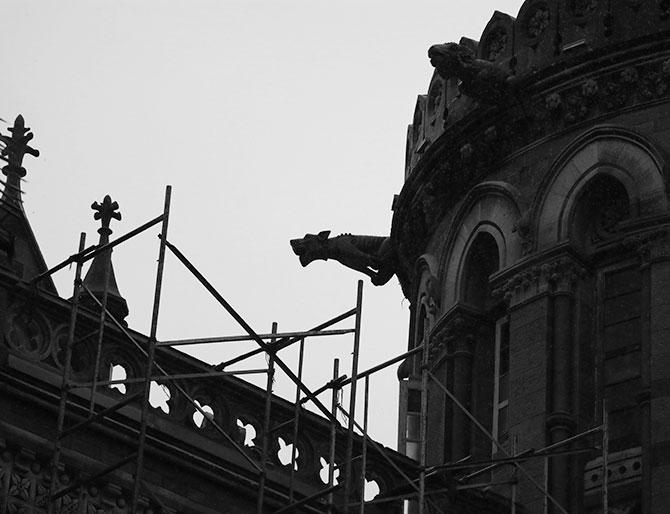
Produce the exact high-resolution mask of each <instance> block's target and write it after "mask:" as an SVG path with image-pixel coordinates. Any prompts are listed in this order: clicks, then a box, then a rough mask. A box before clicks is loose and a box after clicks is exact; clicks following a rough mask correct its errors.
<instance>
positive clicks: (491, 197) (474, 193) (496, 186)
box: [439, 182, 522, 311]
mask: <svg viewBox="0 0 670 514" xmlns="http://www.w3.org/2000/svg"><path fill="white" fill-rule="evenodd" d="M519 197H520V195H519V193H518V191H517V190H516V189H515V188H514V187H512V186H511V185H509V184H507V183H505V182H483V183H481V184H479V185H477V186H475V187H474V188H473V189H471V190H470V192H469V193H468V195H467V196H466V197H465V199H464V200H463V202H462V203H461V205H460V207H459V209H458V211H457V213H456V215H455V216H454V218H453V220H452V221H451V223H450V225H451V227H452V228H451V231H450V234H449V236H448V239H447V242H446V245H445V251H444V252H443V261H442V263H441V266H440V274H439V276H440V277H443V278H442V281H443V284H442V302H441V304H442V310H443V311H446V310H447V309H448V308H449V307H450V306H451V305H453V304H454V303H456V302H457V301H458V299H459V294H460V293H459V292H460V290H461V275H462V271H463V266H464V262H465V257H466V255H467V253H468V251H469V249H470V247H471V245H472V242H473V241H474V240H475V238H476V237H477V235H478V234H480V233H482V232H487V233H489V234H490V235H491V236H492V237H493V239H494V240H495V242H496V245H497V247H498V251H499V256H498V262H499V266H500V269H504V268H506V267H508V266H510V265H512V264H514V263H515V262H516V261H518V260H519V259H520V258H521V255H522V252H521V250H522V249H521V237H520V236H519V233H518V231H517V230H516V225H517V222H518V220H519V218H520V216H521V210H522V209H521V208H520V205H519V204H520V202H519Z"/></svg>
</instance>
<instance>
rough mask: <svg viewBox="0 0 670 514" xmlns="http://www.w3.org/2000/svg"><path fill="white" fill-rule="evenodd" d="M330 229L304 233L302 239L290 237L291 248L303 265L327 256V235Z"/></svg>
mask: <svg viewBox="0 0 670 514" xmlns="http://www.w3.org/2000/svg"><path fill="white" fill-rule="evenodd" d="M329 235H330V230H324V231H322V232H319V233H318V234H305V237H303V238H302V239H291V241H290V242H291V248H293V253H295V254H296V255H297V256H298V258H299V260H300V264H302V265H303V267H305V266H307V265H308V264H309V263H310V262H312V261H316V260H319V259H321V260H325V259H327V258H328V243H327V241H328V236H329Z"/></svg>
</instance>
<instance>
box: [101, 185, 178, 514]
mask: <svg viewBox="0 0 670 514" xmlns="http://www.w3.org/2000/svg"><path fill="white" fill-rule="evenodd" d="M171 194H172V187H171V186H167V187H166V188H165V203H164V207H163V220H162V226H161V238H160V247H159V250H158V266H157V267H156V286H155V289H154V302H153V308H152V311H151V331H150V333H149V343H148V349H147V363H146V368H145V381H144V395H143V399H142V412H141V414H140V435H139V441H138V444H137V461H136V465H135V478H134V480H135V483H134V484H133V499H132V504H131V505H132V507H131V512H137V508H138V506H139V498H140V486H141V476H142V470H143V467H144V445H145V442H146V436H147V415H148V413H149V392H150V389H151V376H152V375H153V369H154V360H155V358H156V333H157V330H158V312H159V310H160V301H161V290H162V286H163V271H164V268H165V241H166V240H167V233H168V222H169V218H170V197H171ZM106 310H107V309H106V305H104V304H103V305H102V312H103V314H104V313H105V311H106Z"/></svg>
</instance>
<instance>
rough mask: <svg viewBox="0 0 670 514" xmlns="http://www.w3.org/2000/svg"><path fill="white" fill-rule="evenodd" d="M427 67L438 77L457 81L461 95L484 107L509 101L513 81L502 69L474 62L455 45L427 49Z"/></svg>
mask: <svg viewBox="0 0 670 514" xmlns="http://www.w3.org/2000/svg"><path fill="white" fill-rule="evenodd" d="M428 57H429V58H430V63H431V64H432V65H433V66H434V67H435V69H436V70H437V72H438V73H439V74H440V76H441V77H442V78H443V79H445V80H449V79H450V78H454V77H455V78H458V79H459V80H460V81H461V84H460V86H459V88H460V90H461V93H463V94H465V95H467V96H469V97H471V98H474V99H475V100H480V101H482V102H484V103H494V104H495V103H501V102H503V101H508V100H509V96H510V94H511V91H512V85H513V81H512V78H511V76H510V74H509V73H508V72H506V71H505V70H504V69H503V68H502V67H500V66H497V65H495V64H493V63H491V62H489V61H485V60H482V59H475V54H474V52H473V51H472V50H471V49H470V48H468V47H467V46H464V45H460V44H458V43H444V44H441V45H433V46H431V47H430V48H429V49H428Z"/></svg>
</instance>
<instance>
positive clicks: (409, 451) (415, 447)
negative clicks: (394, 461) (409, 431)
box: [405, 441, 419, 460]
mask: <svg viewBox="0 0 670 514" xmlns="http://www.w3.org/2000/svg"><path fill="white" fill-rule="evenodd" d="M405 448H406V451H405V455H407V456H408V457H409V458H410V459H415V460H419V443H413V442H409V441H408V442H407V445H406V446H405Z"/></svg>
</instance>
